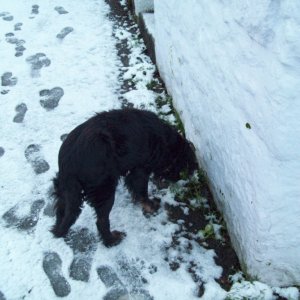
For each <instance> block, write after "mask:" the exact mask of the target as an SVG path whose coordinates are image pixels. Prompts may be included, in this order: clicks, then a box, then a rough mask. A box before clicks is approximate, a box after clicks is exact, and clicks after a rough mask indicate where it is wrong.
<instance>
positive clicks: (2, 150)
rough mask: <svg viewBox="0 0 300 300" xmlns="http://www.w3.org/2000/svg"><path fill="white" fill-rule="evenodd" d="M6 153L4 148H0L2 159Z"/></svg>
mask: <svg viewBox="0 0 300 300" xmlns="http://www.w3.org/2000/svg"><path fill="white" fill-rule="evenodd" d="M4 153H5V150H4V148H3V147H0V157H1V156H3V155H4Z"/></svg>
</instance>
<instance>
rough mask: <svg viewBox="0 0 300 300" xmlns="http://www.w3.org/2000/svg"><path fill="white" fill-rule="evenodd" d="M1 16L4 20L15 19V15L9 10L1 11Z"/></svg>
mask: <svg viewBox="0 0 300 300" xmlns="http://www.w3.org/2000/svg"><path fill="white" fill-rule="evenodd" d="M0 17H2V19H3V20H4V21H12V20H13V19H14V17H13V16H12V15H11V14H10V13H9V12H7V11H3V12H1V13H0Z"/></svg>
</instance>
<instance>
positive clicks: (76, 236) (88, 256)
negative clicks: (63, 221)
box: [65, 228, 97, 282]
mask: <svg viewBox="0 0 300 300" xmlns="http://www.w3.org/2000/svg"><path fill="white" fill-rule="evenodd" d="M65 242H66V244H67V245H69V246H70V247H71V249H72V250H73V254H74V258H73V261H72V263H71V266H70V269H69V270H70V277H71V278H73V279H74V280H80V281H84V282H87V281H88V280H89V278H90V270H91V266H92V259H93V254H94V252H95V251H96V249H97V236H96V235H95V234H94V233H92V232H90V231H89V230H88V229H87V228H80V229H78V230H70V232H69V234H68V235H67V236H66V237H65Z"/></svg>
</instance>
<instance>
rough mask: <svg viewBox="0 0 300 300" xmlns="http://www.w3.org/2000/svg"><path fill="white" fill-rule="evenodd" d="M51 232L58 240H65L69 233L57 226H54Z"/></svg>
mask: <svg viewBox="0 0 300 300" xmlns="http://www.w3.org/2000/svg"><path fill="white" fill-rule="evenodd" d="M50 231H51V232H52V233H53V235H54V237H56V238H62V237H63V238H64V237H66V235H67V233H68V231H66V230H63V229H61V228H60V227H58V226H56V225H54V226H53V227H52V229H51V230H50Z"/></svg>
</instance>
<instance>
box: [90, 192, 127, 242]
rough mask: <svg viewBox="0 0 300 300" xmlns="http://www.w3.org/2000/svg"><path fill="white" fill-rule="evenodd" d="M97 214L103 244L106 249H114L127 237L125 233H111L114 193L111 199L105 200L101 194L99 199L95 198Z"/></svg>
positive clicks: (93, 203) (115, 231)
mask: <svg viewBox="0 0 300 300" xmlns="http://www.w3.org/2000/svg"><path fill="white" fill-rule="evenodd" d="M91 204H92V206H93V207H94V209H95V211H96V214H97V222H96V225H97V228H98V231H99V234H100V236H101V238H102V240H103V244H104V245H105V246H106V247H112V246H116V245H118V244H119V243H120V242H121V241H122V239H123V238H124V237H125V236H126V234H125V232H120V231H117V230H114V231H110V222H109V214H110V211H111V209H112V207H113V204H114V193H112V194H111V195H110V196H109V197H107V198H105V199H103V194H102V197H101V192H100V193H99V197H98V198H94V199H93V201H91Z"/></svg>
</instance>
